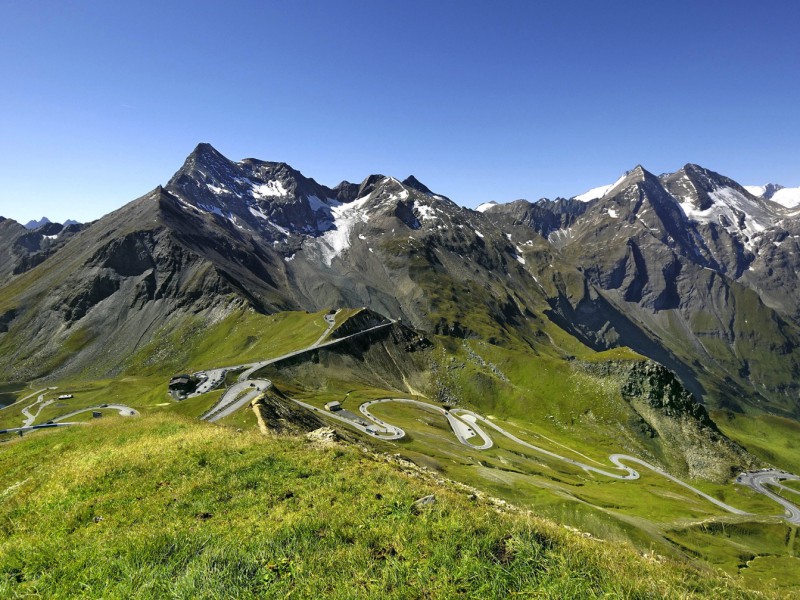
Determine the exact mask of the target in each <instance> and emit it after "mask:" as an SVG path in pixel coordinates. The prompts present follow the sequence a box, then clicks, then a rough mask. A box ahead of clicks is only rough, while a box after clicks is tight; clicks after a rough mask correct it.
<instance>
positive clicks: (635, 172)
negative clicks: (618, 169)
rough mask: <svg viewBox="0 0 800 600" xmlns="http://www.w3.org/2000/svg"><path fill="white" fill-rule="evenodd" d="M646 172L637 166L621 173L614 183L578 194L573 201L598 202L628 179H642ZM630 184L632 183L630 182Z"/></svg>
mask: <svg viewBox="0 0 800 600" xmlns="http://www.w3.org/2000/svg"><path fill="white" fill-rule="evenodd" d="M645 173H646V171H645V170H644V169H643V168H642V167H641V165H637V166H636V167H635V168H634V169H631V170H630V171H626V172H625V173H623V174H622V175H621V176H620V177H619V178H618V179H617V180H616V181H615V182H614V183H609V184H607V185H601V186H598V187H595V188H592V189H590V190H588V191H586V192H584V193H583V194H579V195H577V196H574V197H573V200H578V201H580V202H591V201H592V200H598V199H599V198H604V197H605V196H609V195H611V192H614V191H616V190H617V188H619V187H620V184H622V182H624V181H625V180H626V179H628V178H629V177H631V176H632V177H633V178H635V179H644V177H645V175H644V174H645ZM631 183H632V182H631Z"/></svg>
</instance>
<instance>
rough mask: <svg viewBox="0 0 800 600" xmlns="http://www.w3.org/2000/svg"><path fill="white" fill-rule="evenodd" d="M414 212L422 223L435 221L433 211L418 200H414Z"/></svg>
mask: <svg viewBox="0 0 800 600" xmlns="http://www.w3.org/2000/svg"><path fill="white" fill-rule="evenodd" d="M414 211H415V212H416V214H417V216H418V217H419V218H420V219H422V221H423V222H424V221H435V220H436V215H435V212H436V211H435V210H434V208H433V207H432V206H428V205H427V204H422V203H421V202H420V201H419V200H414Z"/></svg>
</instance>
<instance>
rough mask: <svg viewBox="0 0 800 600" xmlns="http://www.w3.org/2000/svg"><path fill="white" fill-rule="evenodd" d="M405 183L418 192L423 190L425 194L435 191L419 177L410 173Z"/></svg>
mask: <svg viewBox="0 0 800 600" xmlns="http://www.w3.org/2000/svg"><path fill="white" fill-rule="evenodd" d="M403 185H405V186H407V187H410V188H412V189H414V190H417V191H418V192H422V193H423V194H432V193H433V192H432V191H431V190H430V189H429V188H428V186H426V185H425V184H424V183H422V182H421V181H420V180H419V179H417V178H416V177H414V176H413V175H409V176H408V177H406V178H405V179H404V180H403Z"/></svg>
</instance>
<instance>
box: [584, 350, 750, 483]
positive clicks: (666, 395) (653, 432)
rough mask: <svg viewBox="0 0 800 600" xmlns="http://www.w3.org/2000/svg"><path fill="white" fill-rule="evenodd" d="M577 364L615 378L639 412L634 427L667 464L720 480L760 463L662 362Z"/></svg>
mask: <svg viewBox="0 0 800 600" xmlns="http://www.w3.org/2000/svg"><path fill="white" fill-rule="evenodd" d="M576 368H579V369H581V370H583V371H585V372H587V373H591V374H592V375H595V376H599V377H604V378H610V379H612V380H614V381H616V382H617V384H618V386H619V393H620V394H621V396H622V397H623V398H624V399H625V401H626V402H628V404H629V405H630V406H631V408H632V409H633V410H634V411H635V412H636V414H637V415H638V417H639V423H638V424H635V423H631V428H630V429H631V430H632V431H638V432H639V437H640V440H641V441H643V442H644V443H645V445H646V446H647V447H648V448H649V449H650V450H651V452H652V453H653V456H654V458H656V459H657V460H660V461H661V462H662V463H664V464H665V466H667V467H669V466H673V467H678V468H680V469H681V471H683V472H684V473H685V474H686V475H688V476H689V477H690V478H692V479H706V480H709V481H714V482H717V483H725V482H727V481H729V480H730V479H731V478H733V477H735V476H736V475H737V474H738V473H740V472H741V471H743V470H747V469H753V468H756V467H758V466H760V464H759V461H758V460H757V459H756V458H755V457H754V456H752V455H751V454H750V453H748V452H747V451H746V450H745V449H744V448H742V447H741V446H739V445H738V444H736V443H735V442H733V441H732V440H730V439H729V438H728V437H726V436H725V435H724V434H723V433H722V432H721V431H720V430H719V428H718V427H717V425H716V424H715V423H714V422H713V421H712V420H711V418H710V417H709V415H708V412H707V411H706V409H705V408H704V407H703V405H701V404H700V403H699V402H697V400H696V399H695V398H694V396H692V394H691V393H690V392H689V391H687V390H686V388H685V387H684V386H683V385H682V384H681V382H680V381H679V380H678V378H677V377H676V376H675V374H674V373H672V372H671V371H670V370H669V369H667V368H665V367H664V366H662V365H660V364H658V363H656V362H653V361H650V360H640V361H629V360H627V361H607V362H601V363H585V362H578V363H576Z"/></svg>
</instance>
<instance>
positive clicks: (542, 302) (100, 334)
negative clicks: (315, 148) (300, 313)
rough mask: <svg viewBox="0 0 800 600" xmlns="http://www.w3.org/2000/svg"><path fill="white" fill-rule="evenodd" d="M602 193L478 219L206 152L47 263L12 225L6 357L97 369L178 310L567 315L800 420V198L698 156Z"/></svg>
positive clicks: (596, 335) (414, 195) (380, 182)
mask: <svg viewBox="0 0 800 600" xmlns="http://www.w3.org/2000/svg"><path fill="white" fill-rule="evenodd" d="M598 194H599V196H598V197H596V198H588V197H583V198H580V197H576V198H573V199H556V200H554V201H550V200H541V201H538V202H527V201H525V200H519V201H515V202H512V203H508V204H491V205H487V206H482V207H481V209H482V210H480V211H473V210H469V209H466V208H463V207H461V206H459V205H457V204H456V203H454V202H453V201H451V200H450V199H448V198H447V197H445V196H442V195H438V194H435V193H433V192H431V190H430V189H428V188H427V187H426V186H425V185H424V184H422V183H421V182H419V181H418V180H417V179H416V178H414V177H413V176H411V177H408V178H407V179H405V180H402V181H401V180H398V179H396V178H394V177H390V176H383V175H370V176H368V177H366V178H365V179H364V180H363V181H362V182H361V183H359V184H355V183H349V182H346V181H344V182H342V183H340V184H339V185H337V186H336V187H334V188H329V187H326V186H323V185H321V184H319V183H317V182H316V181H315V180H314V179H311V178H307V177H305V176H304V175H303V174H302V173H300V172H299V171H297V170H295V169H293V168H292V167H290V166H289V165H286V164H285V163H279V162H267V161H261V160H256V159H244V160H241V161H238V162H235V161H231V160H229V159H227V158H226V157H224V156H223V155H222V154H220V153H219V152H218V151H217V150H215V149H214V148H213V147H212V146H210V145H208V144H200V145H198V147H197V148H196V149H195V150H194V152H192V153H191V154H190V155H189V156H188V157H187V159H186V161H185V163H184V165H183V166H182V167H181V169H179V170H178V171H177V172H176V174H175V175H174V176H173V177H172V178H171V179H170V181H169V182H167V184H165V185H164V186H163V187H162V186H159V187H157V188H156V189H155V190H154V191H153V192H151V193H149V194H147V195H145V196H143V197H142V198H140V199H138V200H135V201H134V202H132V203H130V204H128V205H126V206H125V207H123V208H121V209H119V210H118V211H115V212H113V213H111V214H109V215H107V216H106V217H103V218H102V219H100V220H98V221H96V222H94V223H92V224H89V225H85V226H80V227H78V228H77V229H76V230H75V231H74V233H73V234H71V237H66V236H65V237H64V241H63V242H59V245H53V248H54V249H52V251H50V250H48V252H49V253H42V249H41V248H40V249H39V250H35V249H34V250H35V251H32V252H33V254H34V255H35V256H38V258H36V259H31V258H28V259H25V258H24V257H25V255H24V254H23V255H22V256H23V258H19V255H18V254H15V252H18V251H17V250H15V248H18V247H20V244H22V247H27V246H25V244H24V243H21V242H20V240H22V239H23V237H24V235H27V233H26V230H25V229H24V227H23V226H21V225H19V224H16V223H14V222H13V221H9V220H3V221H2V222H0V228H1V229H2V231H1V232H0V233H1V235H0V253H2V256H3V257H4V259H5V260H4V261H2V263H3V265H6V267H5V269H6V270H5V271H3V272H0V277H3V278H4V280H5V281H6V283H7V284H8V285H7V290H6V291H5V293H4V294H3V295H2V296H1V297H0V323H3V326H2V327H3V328H5V329H6V332H5V333H0V336H4V337H5V339H2V338H0V345H2V344H6V347H7V349H8V352H6V353H5V354H4V360H5V363H6V365H5V366H7V367H8V368H9V369H11V372H12V373H16V374H19V375H20V376H21V375H23V374H24V375H25V376H27V377H30V376H37V375H42V374H45V373H44V372H43V369H47V368H52V365H53V364H56V363H57V364H58V368H60V369H66V370H69V369H71V368H78V367H77V366H75V365H81V368H85V366H86V364H88V361H89V360H90V359H91V360H95V361H96V359H97V357H98V356H105V354H106V353H107V352H108V349H109V348H111V347H113V345H114V342H113V340H112V337H113V336H111V335H110V334H109V333H107V332H106V331H105V329H107V327H106V324H107V323H109V322H114V323H116V324H117V327H118V329H117V334H119V332H123V331H124V332H127V333H126V335H127V339H130V340H135V341H134V342H133V346H134V347H140V346H141V345H142V344H145V343H146V342H147V340H148V339H150V337H151V336H152V335H153V333H154V332H155V331H157V330H159V329H160V328H163V327H169V326H170V323H173V322H175V320H176V319H179V318H180V315H181V314H189V313H191V314H208V315H209V318H212V317H211V315H219V314H222V313H224V311H226V310H230V309H231V308H230V307H232V306H244V305H246V306H251V307H253V308H254V309H256V310H258V311H261V312H273V311H279V310H320V309H322V308H328V307H338V306H367V307H369V308H371V309H372V310H374V311H376V312H378V313H381V314H383V315H385V316H388V317H392V318H396V319H401V320H402V321H403V322H405V323H407V324H409V325H411V326H413V327H415V328H417V329H420V330H422V331H426V332H430V333H433V334H439V335H446V336H456V337H480V338H482V339H485V340H487V341H489V342H490V343H492V344H497V345H501V346H502V345H506V346H513V345H519V344H522V345H523V346H525V347H529V348H532V349H534V350H535V351H538V350H537V349H541V348H543V347H544V346H547V348H549V350H547V351H548V352H555V353H560V354H563V355H564V357H565V358H568V353H566V352H563V351H561V350H559V349H558V348H555V347H554V346H552V345H551V343H550V342H549V341H547V338H548V334H547V333H546V330H547V324H548V323H555V324H557V325H558V326H559V327H561V328H563V329H564V330H565V331H566V332H568V333H569V334H571V335H573V336H575V337H576V338H577V339H578V340H580V341H581V342H582V343H584V344H586V345H588V346H590V347H592V348H594V349H596V350H604V349H608V348H614V347H617V346H629V347H631V348H633V349H635V350H636V351H637V352H639V353H641V354H643V355H645V356H648V357H650V358H652V359H654V360H656V361H658V362H660V363H661V364H663V365H665V366H666V367H668V368H670V369H672V370H673V371H674V372H676V373H677V374H678V375H679V377H680V378H681V380H682V381H683V383H684V384H685V385H686V386H687V387H688V389H689V390H690V391H692V392H693V393H694V394H695V396H696V397H698V398H703V399H705V401H706V402H707V403H709V404H710V405H711V406H716V407H726V408H731V409H735V410H746V409H750V408H754V409H758V410H770V411H774V412H778V413H781V414H787V415H797V414H800V406H798V402H797V398H798V393H800V389H799V388H798V383H797V381H800V376H798V375H800V350H799V349H800V303H798V301H797V300H796V298H797V297H798V294H797V292H798V291H800V290H799V289H798V288H800V280H799V279H798V275H797V273H798V271H800V270H799V269H797V268H796V267H797V262H798V256H800V254H798V253H800V247H798V240H800V230H798V228H800V224H798V222H797V219H796V217H797V215H798V214H800V212H799V211H797V210H794V209H792V208H787V207H786V206H783V205H781V204H779V203H776V202H773V201H772V200H770V199H769V198H766V197H763V196H761V197H760V196H755V195H753V194H752V193H751V192H750V191H748V189H746V188H744V187H742V186H741V185H739V184H738V183H736V182H735V181H733V180H731V179H729V178H726V177H724V176H722V175H719V174H717V173H714V172H712V171H710V170H708V169H705V168H703V167H700V166H697V165H691V164H689V165H686V166H685V167H683V168H682V169H680V170H679V171H676V172H675V173H671V174H666V175H661V176H655V175H653V174H651V173H649V172H648V171H646V170H645V169H644V168H642V167H641V166H637V167H636V168H634V169H633V170H631V171H629V172H628V173H626V174H625V175H624V176H622V177H621V178H619V179H618V181H617V182H616V183H615V184H612V185H611V186H604V188H603V189H602V191H601V192H598ZM765 194H766V192H765ZM773 197H774V196H773ZM71 227H75V226H71ZM65 229H69V228H65ZM36 231H39V230H36ZM47 235H49V234H45V233H42V237H41V240H40V242H41V243H42V244H43V246H42V248H44V246H47V244H49V243H50V239H49V238H48V237H47ZM59 235H61V234H59ZM44 240H48V241H47V243H44ZM34 246H35V244H34ZM48 248H49V246H48ZM15 257H16V258H15ZM26 260H27V261H28V262H25V261H26ZM37 260H38V261H39V262H36V261H37ZM34 263H35V264H34ZM8 265H12V266H11V268H9V267H8ZM220 311H222V312H220ZM71 345H75V346H76V347H78V348H79V351H78V352H77V353H72V354H69V355H67V354H65V352H64V348H65V347H71ZM543 345H544V346H543ZM102 365H103V366H102V369H106V370H110V371H113V370H114V369H115V368H118V367H117V366H115V363H114V361H113V360H111V359H105V360H104V361H103V362H102ZM98 368H101V367H98Z"/></svg>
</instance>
